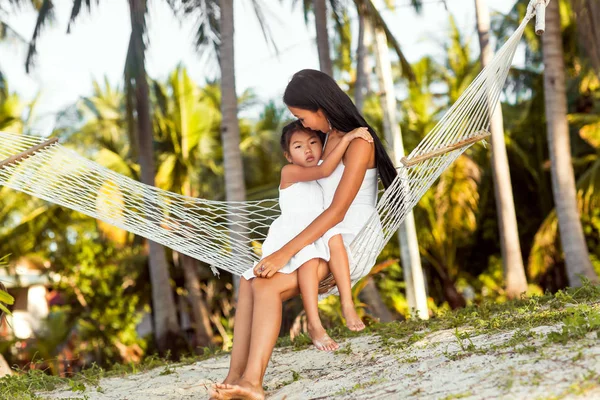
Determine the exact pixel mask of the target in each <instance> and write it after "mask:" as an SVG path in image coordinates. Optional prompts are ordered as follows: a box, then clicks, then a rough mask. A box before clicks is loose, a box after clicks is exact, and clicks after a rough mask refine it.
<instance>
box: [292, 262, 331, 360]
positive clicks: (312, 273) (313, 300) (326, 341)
mask: <svg viewBox="0 0 600 400" xmlns="http://www.w3.org/2000/svg"><path fill="white" fill-rule="evenodd" d="M319 263H325V261H324V260H322V259H320V258H313V259H312V260H310V261H307V262H306V263H304V264H302V266H301V267H300V268H299V269H298V284H299V286H300V293H301V294H302V303H303V304H304V311H305V312H306V318H307V319H308V334H309V335H310V338H311V340H312V342H313V344H314V345H315V347H316V348H317V349H319V350H324V351H333V350H337V349H338V348H339V347H340V346H339V345H338V344H337V343H336V342H335V341H334V340H333V339H332V338H330V337H329V335H328V334H327V332H326V331H325V328H323V324H322V323H321V318H320V317H319V306H318V302H319V298H318V297H319V281H320V279H319V271H318V269H319Z"/></svg>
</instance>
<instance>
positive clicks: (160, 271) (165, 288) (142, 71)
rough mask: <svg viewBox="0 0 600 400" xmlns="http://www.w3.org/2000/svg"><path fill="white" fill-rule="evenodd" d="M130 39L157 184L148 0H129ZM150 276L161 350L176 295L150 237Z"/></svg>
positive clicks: (145, 175)
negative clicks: (147, 39)
mask: <svg viewBox="0 0 600 400" xmlns="http://www.w3.org/2000/svg"><path fill="white" fill-rule="evenodd" d="M129 7H130V13H131V39H130V41H129V53H128V57H127V67H126V77H127V78H128V81H129V82H128V84H131V85H132V86H133V89H134V93H135V108H136V110H135V111H136V128H137V141H138V146H139V151H138V157H139V164H140V169H141V178H142V182H143V183H145V184H146V185H152V186H154V176H155V171H156V168H155V163H154V149H153V143H154V138H153V133H152V121H151V116H150V97H149V89H148V77H147V74H146V61H145V52H146V45H145V43H144V35H145V33H146V13H147V10H148V9H147V3H146V0H130V1H129ZM148 247H149V264H150V279H151V282H152V299H153V310H154V325H155V326H154V335H155V337H156V343H157V347H158V349H159V350H160V351H164V350H166V349H167V348H168V347H170V346H172V345H173V344H174V343H173V341H172V340H173V339H174V338H176V337H178V336H179V335H180V329H179V322H178V321H177V311H176V307H175V298H174V296H173V291H172V290H171V284H170V278H169V267H168V264H167V259H166V257H165V250H164V247H163V246H161V245H160V244H158V243H156V242H153V241H151V240H149V241H148Z"/></svg>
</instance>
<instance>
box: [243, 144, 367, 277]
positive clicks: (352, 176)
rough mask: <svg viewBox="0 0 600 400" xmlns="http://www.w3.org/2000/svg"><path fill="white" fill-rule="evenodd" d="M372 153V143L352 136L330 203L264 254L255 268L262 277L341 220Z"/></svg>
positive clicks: (268, 275) (352, 199)
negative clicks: (269, 253) (344, 164)
mask: <svg viewBox="0 0 600 400" xmlns="http://www.w3.org/2000/svg"><path fill="white" fill-rule="evenodd" d="M372 153H373V144H372V143H368V142H366V141H364V140H355V141H353V142H352V144H351V145H350V146H349V147H348V151H347V152H346V159H347V160H348V162H347V164H346V168H345V169H344V174H343V175H342V179H341V181H340V183H339V185H338V187H337V189H336V191H335V194H334V196H333V200H332V202H331V205H330V206H329V207H328V208H327V209H325V211H323V213H321V215H319V216H318V217H317V218H316V219H315V220H314V221H313V222H312V223H311V224H310V225H309V226H307V227H306V228H305V229H304V230H303V231H302V232H300V233H299V234H298V235H297V236H296V237H295V238H293V239H292V240H291V241H289V242H288V243H287V244H286V245H285V246H283V247H282V248H281V249H279V250H278V251H276V252H275V253H273V254H271V255H269V256H267V257H265V258H263V259H262V260H261V261H260V262H259V263H258V264H257V265H256V267H255V268H254V271H255V274H256V275H257V276H262V277H263V278H270V277H272V276H273V275H275V273H276V272H277V271H279V270H280V269H281V268H283V266H284V265H285V264H287V263H288V261H289V260H290V258H292V256H294V255H295V254H296V253H298V252H299V251H300V250H302V249H303V248H304V247H306V246H307V245H309V244H310V243H313V242H314V241H315V240H317V239H318V238H320V237H321V236H323V234H324V233H325V232H327V231H328V230H329V229H331V228H332V227H334V226H335V225H337V224H339V223H340V222H342V221H343V220H344V216H345V215H346V212H347V211H348V208H349V207H350V204H352V201H354V198H355V197H356V194H357V193H358V190H359V189H360V186H361V185H362V181H363V179H364V177H365V174H366V172H367V168H368V164H369V159H370V156H371V154H372ZM261 268H262V270H261Z"/></svg>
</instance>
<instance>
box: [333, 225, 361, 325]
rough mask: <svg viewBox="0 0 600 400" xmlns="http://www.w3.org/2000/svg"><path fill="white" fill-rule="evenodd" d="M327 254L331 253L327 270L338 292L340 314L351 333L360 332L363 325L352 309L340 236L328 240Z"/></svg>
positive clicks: (345, 256) (352, 301) (347, 264)
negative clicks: (331, 275)
mask: <svg viewBox="0 0 600 400" xmlns="http://www.w3.org/2000/svg"><path fill="white" fill-rule="evenodd" d="M329 252H330V253H331V259H330V260H329V269H331V273H332V274H333V277H334V278H335V283H336V285H337V288H338V291H339V292H340V303H341V305H342V314H343V315H344V318H345V319H346V326H347V327H348V328H349V329H350V330H351V331H362V330H363V329H365V324H364V323H363V322H362V320H361V319H360V317H359V316H358V314H357V313H356V309H355V308H354V299H353V298H352V286H351V284H350V264H349V262H348V253H347V252H346V248H345V247H344V242H343V240H342V235H335V236H334V237H332V238H331V239H329Z"/></svg>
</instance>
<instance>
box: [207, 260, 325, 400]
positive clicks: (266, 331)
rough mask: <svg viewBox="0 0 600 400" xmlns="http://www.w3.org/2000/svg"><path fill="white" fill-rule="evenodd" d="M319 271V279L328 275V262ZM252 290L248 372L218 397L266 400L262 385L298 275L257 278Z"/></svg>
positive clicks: (225, 387) (294, 291)
mask: <svg viewBox="0 0 600 400" xmlns="http://www.w3.org/2000/svg"><path fill="white" fill-rule="evenodd" d="M318 270H319V277H320V280H321V279H323V278H325V276H327V274H328V273H329V269H328V268H327V264H326V263H321V264H319V267H318ZM252 289H253V295H254V305H253V307H254V312H253V314H252V318H253V323H252V333H251V338H250V353H249V355H248V363H247V365H246V370H245V371H244V374H243V375H242V377H241V378H240V379H239V380H238V381H237V383H236V384H234V385H217V388H218V389H217V390H218V398H222V399H232V398H236V399H239V398H241V399H252V400H261V399H264V391H263V388H262V383H263V378H264V375H265V371H266V370H267V365H268V363H269V359H270V358H271V354H272V353H273V348H274V347H275V342H276V341H277V336H278V334H279V330H280V328H281V310H282V303H283V301H285V300H287V299H290V298H292V297H293V296H296V295H297V294H298V293H299V290H298V274H297V272H294V273H292V274H280V273H278V274H275V276H274V277H272V278H270V279H263V278H256V279H254V280H253V282H252ZM254 322H256V323H254Z"/></svg>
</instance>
